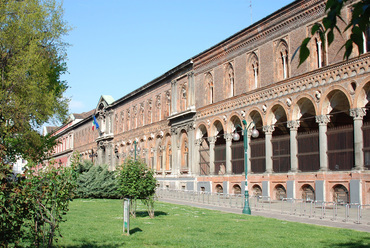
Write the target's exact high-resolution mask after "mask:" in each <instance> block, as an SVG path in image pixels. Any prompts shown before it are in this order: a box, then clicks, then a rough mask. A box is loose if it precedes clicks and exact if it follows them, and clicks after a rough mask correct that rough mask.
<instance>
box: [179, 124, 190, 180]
mask: <svg viewBox="0 0 370 248" xmlns="http://www.w3.org/2000/svg"><path fill="white" fill-rule="evenodd" d="M180 151H181V153H180V154H181V156H180V172H181V173H188V172H189V137H188V133H187V132H186V131H185V130H184V129H183V130H181V133H180Z"/></svg>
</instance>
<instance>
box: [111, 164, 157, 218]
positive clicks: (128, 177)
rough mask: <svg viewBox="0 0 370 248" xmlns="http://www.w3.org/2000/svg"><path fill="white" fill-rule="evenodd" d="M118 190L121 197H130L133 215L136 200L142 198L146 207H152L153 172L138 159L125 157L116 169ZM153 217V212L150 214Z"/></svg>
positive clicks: (153, 191)
mask: <svg viewBox="0 0 370 248" xmlns="http://www.w3.org/2000/svg"><path fill="white" fill-rule="evenodd" d="M117 183H118V192H119V193H120V195H121V197H122V198H130V200H131V209H130V210H131V214H132V215H133V216H135V212H136V200H137V199H141V200H144V201H145V202H146V203H147V204H148V205H147V206H148V209H154V200H153V199H154V198H153V196H154V194H155V188H156V179H155V178H154V172H153V170H151V169H148V167H147V166H146V165H145V164H144V163H143V162H142V161H140V160H136V161H135V160H133V159H132V158H130V159H127V160H126V161H125V162H124V163H123V165H122V166H121V167H119V168H118V170H117ZM150 215H151V216H153V217H154V214H150Z"/></svg>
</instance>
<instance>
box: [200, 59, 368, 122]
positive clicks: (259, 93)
mask: <svg viewBox="0 0 370 248" xmlns="http://www.w3.org/2000/svg"><path fill="white" fill-rule="evenodd" d="M369 65H370V53H367V54H364V55H362V56H361V57H357V58H353V59H350V60H348V61H344V62H340V63H337V64H334V65H330V66H326V67H324V68H321V69H318V70H315V71H312V72H309V73H305V74H304V75H300V76H297V77H294V78H288V79H286V80H284V81H281V82H279V83H276V84H272V85H268V86H266V87H263V88H258V89H256V90H253V91H251V92H248V93H244V94H242V95H240V96H237V97H235V98H234V99H232V100H224V101H221V102H219V103H214V104H212V105H208V106H205V107H202V108H199V109H197V111H198V112H197V114H196V119H197V120H202V119H206V118H207V119H208V118H209V117H210V116H215V115H219V114H224V113H226V112H230V110H241V108H244V107H246V106H251V105H256V104H261V103H264V102H266V101H269V100H274V99H280V98H282V97H283V96H288V95H294V94H299V93H300V92H304V91H306V90H309V89H315V88H319V87H320V88H322V87H323V86H325V85H330V84H335V83H337V82H340V81H341V80H343V79H350V78H353V77H355V76H357V75H360V74H363V73H366V72H370V67H369ZM315 98H316V99H317V101H319V100H320V98H321V91H320V90H317V91H316V93H315Z"/></svg>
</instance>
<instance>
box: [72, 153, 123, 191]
mask: <svg viewBox="0 0 370 248" xmlns="http://www.w3.org/2000/svg"><path fill="white" fill-rule="evenodd" d="M78 170H79V173H81V174H80V176H79V177H78V180H77V184H78V188H77V197H80V198H119V195H118V192H117V184H116V181H115V173H114V172H113V171H109V170H108V166H106V165H96V166H94V165H93V164H92V162H90V161H87V160H86V161H84V162H83V163H80V166H79V169H78Z"/></svg>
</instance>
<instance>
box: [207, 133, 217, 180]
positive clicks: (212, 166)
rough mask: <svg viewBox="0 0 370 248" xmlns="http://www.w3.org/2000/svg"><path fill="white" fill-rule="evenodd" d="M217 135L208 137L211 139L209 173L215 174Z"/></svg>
mask: <svg viewBox="0 0 370 248" xmlns="http://www.w3.org/2000/svg"><path fill="white" fill-rule="evenodd" d="M216 139H217V137H208V141H209V173H210V174H211V175H214V174H215V143H216Z"/></svg>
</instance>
